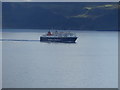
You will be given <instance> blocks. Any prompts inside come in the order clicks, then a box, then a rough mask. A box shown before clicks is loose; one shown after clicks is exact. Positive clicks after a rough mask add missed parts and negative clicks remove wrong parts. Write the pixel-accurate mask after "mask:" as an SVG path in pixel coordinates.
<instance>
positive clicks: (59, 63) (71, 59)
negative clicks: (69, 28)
mask: <svg viewBox="0 0 120 90" xmlns="http://www.w3.org/2000/svg"><path fill="white" fill-rule="evenodd" d="M45 32H46V31H42V32H3V41H2V39H0V42H2V43H3V50H2V51H3V52H2V54H3V55H2V56H3V57H2V58H3V88H117V87H118V32H113V31H111V32H107V31H75V33H76V34H77V36H78V39H77V41H76V43H72V44H69V43H42V42H40V41H39V37H40V36H41V35H42V34H44V33H45Z"/></svg>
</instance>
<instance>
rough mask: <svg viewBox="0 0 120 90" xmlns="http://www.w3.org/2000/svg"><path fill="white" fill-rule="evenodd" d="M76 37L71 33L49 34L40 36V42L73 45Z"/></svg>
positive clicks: (56, 32)
mask: <svg viewBox="0 0 120 90" xmlns="http://www.w3.org/2000/svg"><path fill="white" fill-rule="evenodd" d="M76 40H77V37H76V35H75V34H73V33H71V32H58V31H55V32H50V31H48V33H47V34H44V35H42V36H40V41H41V42H63V43H75V41H76Z"/></svg>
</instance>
